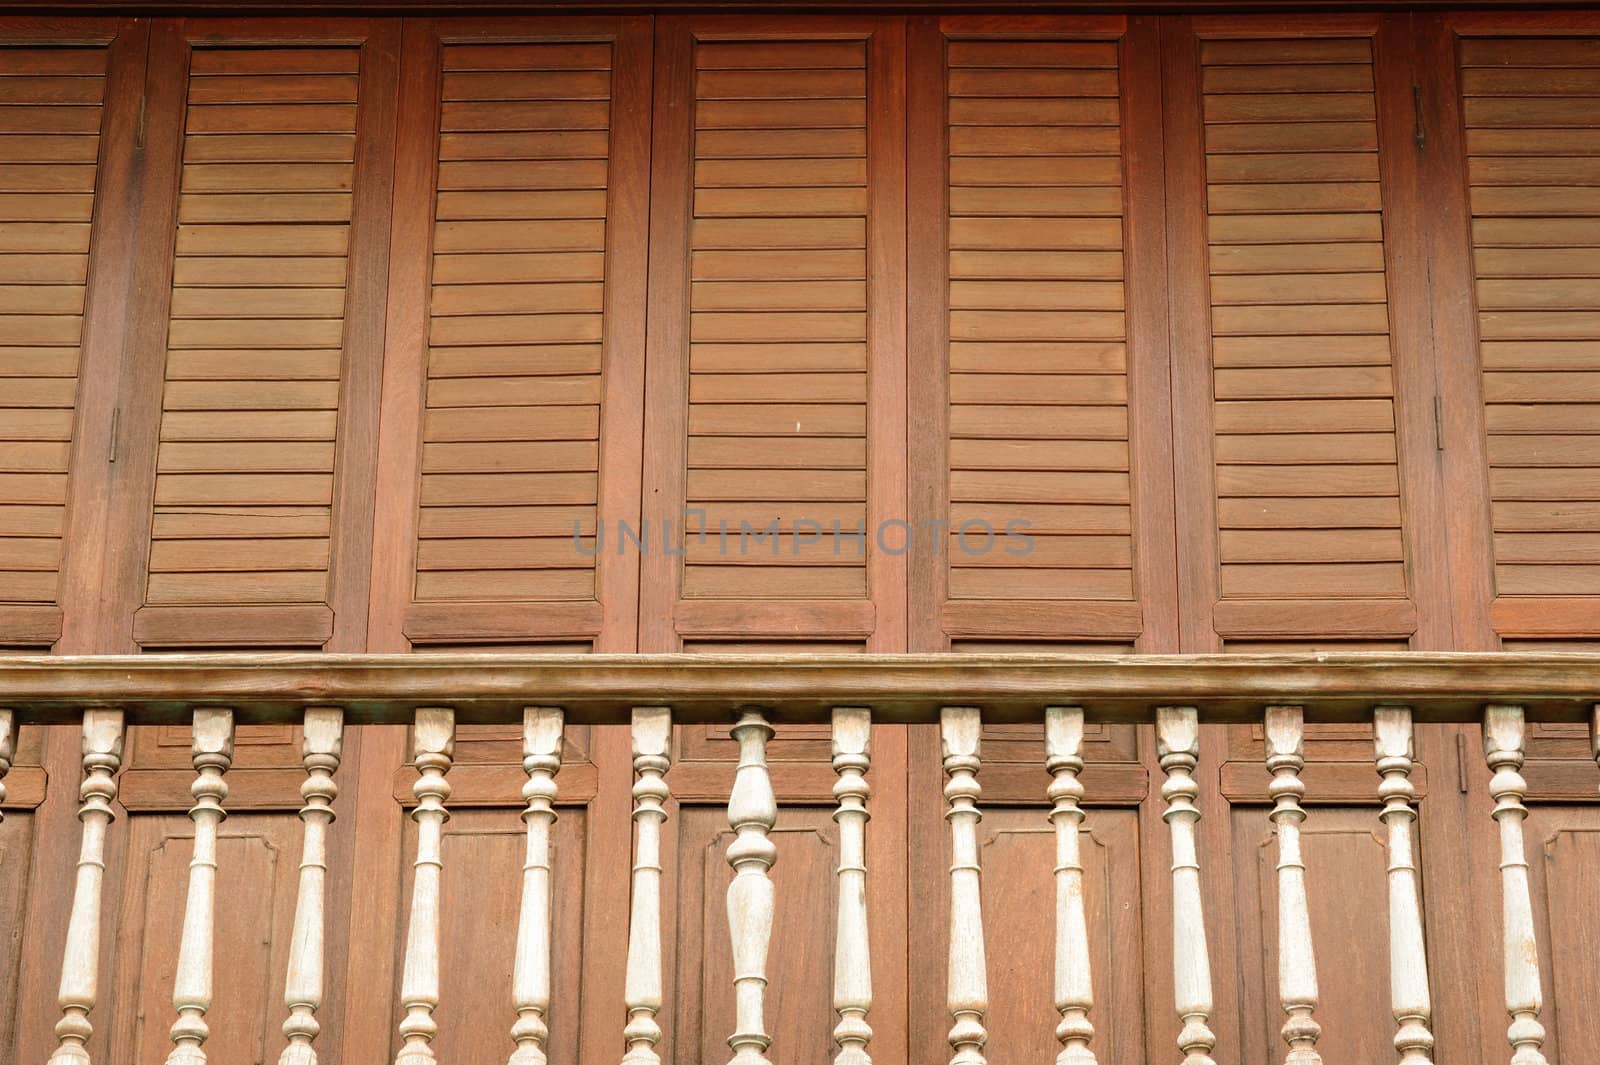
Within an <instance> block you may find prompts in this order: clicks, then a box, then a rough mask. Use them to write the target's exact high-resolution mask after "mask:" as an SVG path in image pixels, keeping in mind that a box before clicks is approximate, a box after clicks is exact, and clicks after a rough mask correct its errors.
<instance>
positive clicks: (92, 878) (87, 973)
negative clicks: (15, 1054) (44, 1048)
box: [50, 710, 123, 1065]
mask: <svg viewBox="0 0 1600 1065" xmlns="http://www.w3.org/2000/svg"><path fill="white" fill-rule="evenodd" d="M122 735H123V727H122V711H121V710H85V711H84V712H83V784H82V786H81V787H80V788H79V789H78V794H79V795H80V796H81V797H82V800H83V805H82V806H81V807H80V808H79V810H78V820H79V821H81V822H83V842H82V843H81V844H80V847H79V850H78V876H77V882H76V883H75V884H74V885H73V889H72V916H71V917H70V918H69V919H68V921H67V947H66V950H65V951H64V952H63V955H62V960H61V992H60V995H59V999H58V1000H59V1002H60V1003H61V1019H60V1020H59V1021H57V1022H56V1049H55V1051H54V1052H52V1053H51V1055H50V1065H89V1047H88V1043H89V1037H90V1036H91V1035H93V1034H94V1026H93V1025H91V1024H90V1023H89V1013H90V1011H92V1010H93V1009H94V1004H95V999H96V998H97V995H98V990H97V989H98V987H99V974H100V895H101V882H102V881H103V880H104V879H105V871H106V827H107V826H108V825H110V824H111V820H112V816H113V815H112V812H111V804H112V803H113V802H115V801H116V798H117V770H118V769H119V768H121V766H122Z"/></svg>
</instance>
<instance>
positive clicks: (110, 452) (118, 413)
mask: <svg viewBox="0 0 1600 1065" xmlns="http://www.w3.org/2000/svg"><path fill="white" fill-rule="evenodd" d="M120 421H122V408H121V407H112V408H111V443H110V445H109V446H108V447H107V448H106V461H107V462H115V461H117V423H118V422H120Z"/></svg>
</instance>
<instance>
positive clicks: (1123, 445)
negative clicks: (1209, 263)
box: [909, 17, 1176, 650]
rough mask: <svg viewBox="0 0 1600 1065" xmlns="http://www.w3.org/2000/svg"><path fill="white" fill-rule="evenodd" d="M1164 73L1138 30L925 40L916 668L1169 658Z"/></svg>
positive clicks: (916, 118)
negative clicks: (919, 652)
mask: <svg viewBox="0 0 1600 1065" xmlns="http://www.w3.org/2000/svg"><path fill="white" fill-rule="evenodd" d="M1155 60H1156V54H1155V35H1154V24H1153V23H1150V22H1148V21H1143V20H1135V21H1134V23H1133V28H1132V29H1131V30H1130V29H1129V25H1128V20H1126V19H1123V18H1121V17H1114V18H1113V17H1108V18H1093V19H1083V18H1079V19H1067V18H1060V19H1057V18H1016V19H1009V20H1004V21H1001V22H996V21H994V20H992V19H981V20H978V19H965V18H947V19H943V20H938V21H935V20H931V19H928V20H919V23H918V28H917V31H916V36H915V37H914V39H913V46H912V74H911V79H912V89H911V91H912V92H913V93H914V94H915V95H914V98H913V100H912V103H911V107H910V109H909V110H910V115H911V117H912V123H913V129H912V141H911V185H910V188H911V196H912V207H911V216H912V219H913V221H912V226H911V237H912V241H913V250H912V255H911V261H912V268H913V276H912V284H913V288H912V298H913V311H912V315H911V323H912V329H913V331H914V332H913V338H912V342H911V350H912V352H913V358H914V359H916V360H917V361H916V363H915V365H914V370H913V373H912V376H911V380H912V397H911V403H912V416H911V426H912V433H911V437H910V462H911V464H912V470H913V474H912V476H913V499H914V500H915V503H916V506H917V521H916V527H917V529H916V531H917V534H918V536H919V541H918V544H917V550H916V553H915V555H914V563H913V565H914V566H915V570H914V574H913V578H912V580H911V588H912V595H913V597H914V603H915V606H914V609H913V611H912V614H913V617H914V618H915V619H916V622H915V623H916V624H917V625H918V633H917V636H916V642H917V645H918V647H919V648H920V649H924V650H945V649H947V648H948V647H949V646H951V642H952V641H953V643H954V645H955V646H957V647H961V646H975V645H988V646H991V647H992V646H996V644H997V642H998V643H1004V642H1006V641H1015V640H1019V639H1021V640H1034V641H1048V642H1049V643H1052V644H1055V645H1057V646H1060V645H1062V644H1067V645H1073V644H1083V645H1085V646H1088V647H1098V648H1102V649H1105V650H1118V649H1122V650H1132V649H1133V646H1134V645H1135V643H1137V644H1138V645H1139V646H1141V647H1142V648H1144V649H1148V650H1154V649H1169V650H1171V649H1175V647H1176V626H1175V620H1176V615H1175V612H1173V603H1174V599H1175V591H1174V572H1173V558H1172V498H1171V494H1172V489H1171V474H1170V468H1169V463H1170V456H1169V453H1168V449H1167V434H1168V432H1169V428H1170V423H1169V414H1168V404H1169V399H1168V392H1167V376H1168V370H1167V356H1166V350H1165V348H1166V317H1165V302H1166V294H1165V289H1164V286H1163V283H1162V278H1163V264H1162V262H1161V225H1162V218H1161V201H1160V170H1159V160H1160V157H1161V147H1160V142H1159V139H1160V99H1159V95H1158V93H1157V76H1156V70H1155ZM1133 162H1137V163H1138V166H1137V167H1131V166H1130V163H1133Z"/></svg>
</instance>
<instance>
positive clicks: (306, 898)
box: [278, 706, 344, 1065]
mask: <svg viewBox="0 0 1600 1065" xmlns="http://www.w3.org/2000/svg"><path fill="white" fill-rule="evenodd" d="M301 731H302V733H303V737H302V739H301V743H300V758H301V761H302V762H303V763H304V764H305V767H306V780H305V783H304V784H301V785H300V795H301V797H302V798H304V799H305V803H306V804H305V806H303V807H301V809H300V820H301V822H302V824H303V825H304V826H305V828H304V841H303V842H302V843H301V845H300V893H299V895H298V897H297V898H296V899H295V904H294V934H293V936H292V937H291V938H290V941H289V974H288V977H287V979H285V981H284V985H283V1002H284V1005H285V1006H287V1007H288V1008H289V1017H288V1019H287V1020H285V1021H284V1022H283V1034H284V1035H286V1036H288V1037H289V1045H288V1046H286V1047H284V1048H283V1053H282V1054H281V1055H279V1057H278V1065H317V1052H316V1049H315V1048H314V1047H313V1046H312V1045H311V1043H312V1041H313V1040H314V1039H316V1038H317V1033H319V1032H320V1031H322V1026H321V1025H320V1024H318V1023H317V1008H318V1007H319V1006H321V1005H322V966H323V964H324V957H323V947H322V942H323V932H324V922H323V904H324V901H325V897H326V888H325V883H326V880H327V876H328V826H329V825H330V824H332V823H333V816H334V815H333V800H334V798H335V797H336V796H337V795H338V794H339V785H338V784H337V783H335V782H334V779H333V774H334V772H335V771H336V770H337V769H338V768H339V758H340V756H341V754H342V753H343V749H344V711H343V710H341V709H339V708H338V707H331V706H315V707H311V708H310V709H308V710H307V711H306V714H305V723H304V725H303V726H302V728H301Z"/></svg>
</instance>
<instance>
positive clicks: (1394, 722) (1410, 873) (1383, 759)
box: [1373, 706, 1433, 1065]
mask: <svg viewBox="0 0 1600 1065" xmlns="http://www.w3.org/2000/svg"><path fill="white" fill-rule="evenodd" d="M1373 733H1374V736H1375V740H1374V745H1375V747H1376V750H1377V766H1378V773H1379V774H1380V775H1381V776H1382V777H1383V781H1382V783H1380V784H1379V785H1378V797H1379V798H1380V799H1382V800H1383V812H1382V813H1381V814H1379V815H1378V816H1379V819H1380V820H1381V821H1382V822H1383V823H1384V825H1385V826H1386V827H1387V828H1388V830H1389V997H1390V1000H1391V1003H1392V1008H1393V1010H1394V1019H1395V1022H1396V1024H1397V1025H1398V1031H1397V1032H1396V1033H1395V1037H1394V1046H1395V1049H1396V1050H1397V1051H1399V1052H1400V1061H1401V1063H1402V1065H1417V1063H1418V1062H1430V1061H1432V1060H1433V1033H1432V1032H1431V1031H1430V1030H1429V1024H1430V1022H1431V1019H1432V1015H1433V1003H1432V1000H1431V999H1430V997H1429V995H1428V955H1427V949H1426V946H1425V944H1424V942H1423V938H1422V905H1421V901H1420V897H1419V895H1418V893H1417V863H1416V859H1415V858H1414V857H1413V853H1412V844H1411V825H1412V822H1414V821H1415V820H1416V819H1417V812H1416V810H1414V809H1412V806H1411V800H1412V799H1413V798H1414V797H1415V796H1416V792H1417V789H1416V786H1415V785H1413V784H1412V783H1411V767H1412V764H1413V763H1412V759H1413V748H1412V741H1411V708H1410V707H1406V706H1380V707H1378V708H1377V709H1376V710H1374V711H1373Z"/></svg>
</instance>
